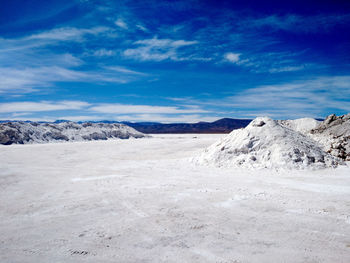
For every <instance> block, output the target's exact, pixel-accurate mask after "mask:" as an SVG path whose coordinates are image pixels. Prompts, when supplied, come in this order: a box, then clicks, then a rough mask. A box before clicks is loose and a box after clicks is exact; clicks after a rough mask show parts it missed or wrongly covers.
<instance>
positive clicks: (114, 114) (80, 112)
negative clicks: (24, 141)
mask: <svg viewBox="0 0 350 263" xmlns="http://www.w3.org/2000/svg"><path fill="white" fill-rule="evenodd" d="M63 111H64V112H66V111H69V112H70V114H71V115H62V114H61V112H63ZM49 113H51V114H49ZM210 115H211V112H209V111H206V110H203V109H202V108H201V107H198V106H196V105H182V106H180V105H179V106H159V105H136V104H120V103H109V104H106V103H104V104H103V103H102V104H101V103H88V102H84V101H39V102H31V101H20V102H7V103H0V119H9V120H33V121H54V120H58V119H64V120H71V121H88V120H106V119H108V120H117V121H157V122H167V123H169V122H196V121H210V120H215V119H217V117H216V116H210ZM40 116H41V117H40Z"/></svg>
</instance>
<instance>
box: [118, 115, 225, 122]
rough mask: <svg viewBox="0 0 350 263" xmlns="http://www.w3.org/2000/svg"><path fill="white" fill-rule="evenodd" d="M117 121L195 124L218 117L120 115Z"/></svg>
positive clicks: (214, 119)
mask: <svg viewBox="0 0 350 263" xmlns="http://www.w3.org/2000/svg"><path fill="white" fill-rule="evenodd" d="M115 119H116V120H117V121H130V122H162V123H196V122H200V121H208V122H212V121H216V120H218V119H219V117H209V116H202V115H198V114H187V115H176V116H168V115H164V114H135V115H120V116H117V117H116V118H115Z"/></svg>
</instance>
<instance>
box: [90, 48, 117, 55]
mask: <svg viewBox="0 0 350 263" xmlns="http://www.w3.org/2000/svg"><path fill="white" fill-rule="evenodd" d="M115 54H116V53H115V51H114V50H108V49H105V48H102V49H98V50H96V51H95V52H94V53H93V55H94V56H96V57H111V56H115Z"/></svg>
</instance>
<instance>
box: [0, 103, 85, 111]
mask: <svg viewBox="0 0 350 263" xmlns="http://www.w3.org/2000/svg"><path fill="white" fill-rule="evenodd" d="M89 105H90V104H89V103H87V102H84V101H65V100H64V101H39V102H32V101H22V102H7V103H0V113H18V112H25V113H26V114H27V113H31V112H46V111H61V110H81V109H83V108H86V107H87V106H89Z"/></svg>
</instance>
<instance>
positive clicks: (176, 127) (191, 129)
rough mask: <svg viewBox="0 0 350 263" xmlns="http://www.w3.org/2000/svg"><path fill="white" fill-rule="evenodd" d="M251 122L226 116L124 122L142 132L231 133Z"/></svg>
mask: <svg viewBox="0 0 350 263" xmlns="http://www.w3.org/2000/svg"><path fill="white" fill-rule="evenodd" d="M250 122H251V120H248V119H230V118H224V119H220V120H217V121H214V122H198V123H169V124H163V123H151V122H150V123H145V122H144V123H138V122H136V123H133V122H123V123H124V124H126V125H128V126H130V127H132V128H134V129H135V130H137V131H139V132H142V133H230V132H231V131H232V130H234V129H239V128H244V127H246V126H247V125H248V124H249V123H250Z"/></svg>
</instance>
